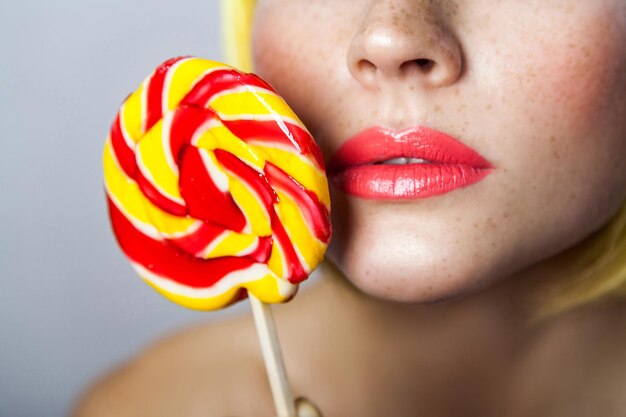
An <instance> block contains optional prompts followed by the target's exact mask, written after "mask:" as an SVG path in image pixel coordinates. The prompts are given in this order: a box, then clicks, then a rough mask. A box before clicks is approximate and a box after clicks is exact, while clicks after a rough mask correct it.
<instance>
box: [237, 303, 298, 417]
mask: <svg viewBox="0 0 626 417" xmlns="http://www.w3.org/2000/svg"><path fill="white" fill-rule="evenodd" d="M248 297H249V298H250V304H251V305H252V314H253V316H254V322H255V323H256V329H257V333H258V334H259V341H260V342H261V351H262V352H263V359H264V360H265V368H266V369H267V376H268V378H269V380H270V387H271V388H272V395H273V396H274V404H275V405H276V413H277V414H278V417H296V406H295V402H294V400H293V396H292V395H291V389H290V388H289V382H288V381H287V374H286V373H285V365H284V363H283V355H282V352H281V350H280V344H279V343H278V336H277V334H276V325H275V324H274V317H273V316H272V309H271V307H270V306H269V305H268V304H265V303H263V302H262V301H261V300H259V299H258V298H256V297H255V296H254V295H252V294H249V295H248Z"/></svg>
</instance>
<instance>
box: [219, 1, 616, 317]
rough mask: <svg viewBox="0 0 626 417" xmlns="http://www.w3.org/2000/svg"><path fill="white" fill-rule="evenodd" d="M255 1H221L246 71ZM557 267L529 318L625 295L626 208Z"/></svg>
mask: <svg viewBox="0 0 626 417" xmlns="http://www.w3.org/2000/svg"><path fill="white" fill-rule="evenodd" d="M254 4H255V0H222V13H223V20H222V22H223V27H222V33H223V36H224V37H223V39H224V49H225V53H226V57H227V61H228V63H229V64H231V65H234V66H236V67H239V68H240V69H242V70H244V71H251V70H252V54H251V47H250V44H251V42H250V40H251V37H250V36H251V28H252V16H253V13H254ZM555 261H556V263H557V264H558V265H559V266H561V267H562V269H560V271H561V273H560V274H559V276H558V277H557V278H556V279H555V280H554V281H553V282H547V283H546V285H545V286H543V287H542V288H540V289H539V290H538V292H536V293H535V294H533V298H531V299H530V300H528V302H529V305H531V306H532V309H533V310H534V311H533V312H532V313H531V315H532V316H533V317H534V318H535V319H542V318H546V317H549V316H554V315H556V314H558V313H561V312H564V311H566V310H571V309H573V308H575V307H578V306H581V305H584V304H588V303H590V302H593V301H599V300H600V299H605V298H608V297H612V296H622V297H623V296H626V205H624V206H622V208H621V209H620V211H619V212H618V213H617V214H616V215H615V216H614V217H613V219H612V220H611V221H610V222H609V223H608V224H607V225H606V226H604V227H603V228H602V229H601V230H599V231H598V232H596V233H594V234H593V235H592V236H590V237H589V238H587V239H586V240H584V241H583V242H581V243H579V244H578V245H576V246H575V247H573V248H571V249H569V250H567V251H565V252H563V253H562V254H560V255H559V256H557V257H556V258H555Z"/></svg>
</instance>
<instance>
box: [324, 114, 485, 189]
mask: <svg viewBox="0 0 626 417" xmlns="http://www.w3.org/2000/svg"><path fill="white" fill-rule="evenodd" d="M327 168H328V174H329V177H330V179H331V181H332V182H333V184H334V185H336V186H337V187H338V188H340V189H341V190H343V191H345V192H346V193H348V194H351V195H354V196H357V197H362V198H369V199H415V198H426V197H432V196H435V195H440V194H445V193H448V192H451V191H453V190H456V189H459V188H463V187H467V186H469V185H471V184H474V183H476V182H478V181H480V180H481V179H483V178H485V177H486V176H487V175H488V174H489V173H490V172H491V171H493V169H494V168H493V166H492V165H491V164H490V163H489V162H488V161H487V160H486V159H485V158H483V157H482V156H481V155H480V154H479V153H478V152H476V151H475V150H473V149H471V148H469V147H467V146H466V145H464V144H462V143H461V142H459V141H458V140H456V139H454V138H452V137H450V136H448V135H446V134H444V133H441V132H438V131H436V130H433V129H429V128H427V127H423V126H416V127H413V128H409V129H405V130H401V131H393V130H391V129H388V128H385V127H381V126H374V127H371V128H369V129H366V130H364V131H363V132H361V133H359V134H357V135H356V136H354V137H352V138H350V139H349V140H348V141H346V142H345V143H344V144H343V145H342V146H341V147H340V148H339V149H338V150H337V152H336V153H335V154H334V155H333V156H332V157H331V159H330V161H329V163H328V167H327Z"/></svg>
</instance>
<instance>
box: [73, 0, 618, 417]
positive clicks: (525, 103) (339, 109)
mask: <svg viewBox="0 0 626 417" xmlns="http://www.w3.org/2000/svg"><path fill="white" fill-rule="evenodd" d="M253 50H254V60H255V65H256V72H257V73H258V74H259V75H260V76H262V77H263V78H265V79H266V80H268V81H269V82H270V84H272V85H273V86H274V87H275V88H276V89H277V90H278V92H279V93H280V94H281V95H283V97H285V99H286V100H287V102H288V103H290V105H292V107H293V108H294V110H295V111H296V113H297V114H299V115H300V116H301V118H302V120H303V121H304V123H305V124H306V125H307V126H308V127H309V129H310V130H311V132H312V133H313V135H314V137H315V138H316V140H317V141H318V143H319V144H320V146H321V148H322V150H323V153H324V156H325V157H326V158H329V157H330V155H332V154H333V152H335V151H336V150H337V149H338V147H339V146H340V145H341V144H342V143H343V142H344V141H346V140H347V139H348V138H350V137H351V136H353V135H354V134H356V133H358V132H360V131H362V130H363V129H365V128H368V127H370V126H373V125H383V126H387V127H390V128H394V129H402V128H406V127H410V126H414V125H417V124H419V125H425V126H428V127H431V128H434V129H437V130H440V131H443V132H445V133H447V134H449V135H451V136H453V137H456V138H457V139H459V140H460V141H461V142H463V143H465V144H466V145H468V146H470V147H472V148H474V149H475V150H477V151H478V152H479V153H480V154H481V155H483V156H484V157H485V158H486V159H488V160H489V161H490V162H491V163H492V164H493V165H494V166H495V170H494V172H493V173H491V174H490V175H489V176H488V177H486V178H485V179H484V180H482V181H480V182H478V183H476V184H474V185H471V186H469V187H466V188H463V189H458V190H456V191H454V192H451V193H448V194H445V195H441V196H437V197H434V198H428V199H419V200H409V201H374V200H364V199H359V198H355V197H352V196H350V195H346V194H344V193H342V192H341V191H339V190H337V189H335V188H334V187H331V193H332V203H333V227H334V235H333V241H332V244H331V247H330V249H329V252H328V258H329V259H330V261H331V262H332V264H334V265H336V268H335V267H334V266H333V265H332V264H331V263H327V264H325V265H322V267H321V268H320V269H319V271H318V272H317V277H316V278H314V279H312V281H313V282H312V283H306V284H305V285H304V286H303V289H302V291H301V294H299V295H298V297H296V299H295V300H294V301H293V302H291V303H288V304H286V305H281V306H276V308H275V315H276V321H277V326H278V329H279V334H280V337H281V342H282V346H283V352H284V354H285V360H286V365H287V369H288V370H289V376H290V380H291V384H292V387H293V390H294V392H295V394H296V396H302V395H306V396H307V397H309V398H311V399H312V400H313V402H314V403H315V404H316V405H317V406H318V407H319V408H320V409H321V410H322V411H323V413H324V415H325V416H341V417H349V416H359V417H367V416H372V417H374V416H387V415H388V416H401V417H404V416H406V417H409V416H411V417H414V416H416V415H424V416H435V417H444V416H445V417H447V416H450V417H452V416H459V415H468V416H479V415H480V416H504V417H518V416H519V417H521V416H529V415H533V416H550V417H555V416H556V417H559V416H564V417H565V416H567V417H572V416H581V417H582V416H588V415H602V416H608V417H613V416H614V417H618V416H622V415H623V414H624V410H625V409H626V402H625V400H624V395H623V389H624V386H626V365H624V364H626V353H625V352H626V336H625V333H624V331H623V328H624V325H625V324H626V306H625V303H623V302H617V301H615V302H603V303H597V304H592V305H588V306H585V307H582V308H579V309H577V310H574V311H570V312H567V313H564V314H561V315H559V316H557V317H553V318H550V319H548V320H545V321H543V322H540V323H535V324H532V325H529V324H528V322H527V321H526V320H525V318H526V317H527V314H528V310H527V306H525V304H524V300H525V299H526V297H527V296H528V295H529V294H532V293H534V292H535V291H537V290H538V289H540V288H541V286H542V284H544V283H545V282H548V281H550V280H553V279H555V278H558V277H559V276H560V275H559V272H560V271H562V268H561V267H562V265H560V264H558V263H557V262H556V259H557V255H558V254H560V253H562V252H563V251H564V250H565V249H567V248H570V247H572V246H574V245H576V244H578V243H580V242H582V241H584V240H585V239H586V238H587V237H589V236H590V235H591V234H592V233H593V232H594V231H596V230H598V229H599V228H601V227H602V226H603V225H604V224H606V222H607V221H608V220H609V219H610V218H611V217H612V216H613V215H614V214H615V213H616V211H617V210H618V209H619V207H620V206H621V205H622V203H623V202H624V200H625V198H626V164H624V163H623V155H626V117H625V116H626V2H624V1H623V0H598V1H594V2H571V1H569V0H548V1H543V2H530V3H529V2H519V1H517V0H500V1H498V0H468V1H458V2H455V1H450V0H442V1H428V0H349V1H348V0H332V1H331V0H261V1H260V2H258V6H257V10H256V14H255V26H254V34H253ZM418 60H419V61H418ZM420 63H421V64H420ZM424 63H428V65H423V64H424ZM111 412H114V414H107V413H111ZM76 415H79V416H83V415H89V416H98V415H119V416H125V415H133V416H137V415H149V416H153V417H154V416H161V415H163V416H177V415H181V416H241V417H243V416H270V415H273V406H272V403H271V396H270V393H269V388H268V386H267V382H266V379H265V374H264V369H263V365H262V361H261V359H260V357H259V352H258V346H257V342H256V335H255V331H254V327H253V323H252V322H251V319H250V318H249V317H242V318H239V319H235V320H231V321H226V322H222V323H219V324H212V325H205V326H200V327H196V328H192V329H187V330H184V331H181V332H180V333H179V334H176V335H173V336H171V337H169V338H167V339H165V340H163V341H161V342H159V343H157V344H155V345H154V346H153V347H151V348H149V349H148V350H146V351H145V352H143V353H142V354H141V355H140V356H139V357H138V358H136V359H134V360H132V361H130V362H129V363H128V364H126V365H125V366H124V367H122V368H120V369H118V370H117V371H116V372H115V373H113V374H111V375H109V376H108V377H107V378H105V379H103V380H101V381H100V382H98V383H97V384H96V385H95V386H94V387H92V388H91V390H90V391H89V392H88V393H87V394H86V395H85V396H84V399H83V400H82V401H81V402H80V404H79V406H78V407H77V411H76Z"/></svg>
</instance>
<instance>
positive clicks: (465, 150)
mask: <svg viewBox="0 0 626 417" xmlns="http://www.w3.org/2000/svg"><path fill="white" fill-rule="evenodd" d="M393 158H420V159H425V160H427V161H429V162H430V163H435V164H446V165H466V166H470V167H473V168H478V169H480V168H493V166H492V165H491V164H490V163H489V162H488V161H487V160H486V159H485V158H483V157H482V156H481V155H480V154H479V153H478V152H477V151H475V150H474V149H472V148H470V147H468V146H467V145H464V144H463V143H461V142H460V141H459V140H457V139H455V138H453V137H451V136H448V135H446V134H445V133H442V132H439V131H437V130H434V129H431V128H428V127H425V126H415V127H411V128H407V129H403V130H398V131H394V130H392V129H389V128H386V127H382V126H373V127H370V128H368V129H365V130H363V131H362V132H360V133H358V134H356V135H355V136H353V137H351V138H350V139H348V140H347V141H346V142H345V143H343V144H342V145H341V146H340V147H339V149H337V151H336V152H335V153H334V154H333V155H332V156H331V158H330V160H329V162H328V167H327V168H328V171H329V172H337V171H341V170H342V169H345V168H349V167H355V166H359V165H368V164H373V163H376V162H382V161H385V160H388V159H393Z"/></svg>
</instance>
